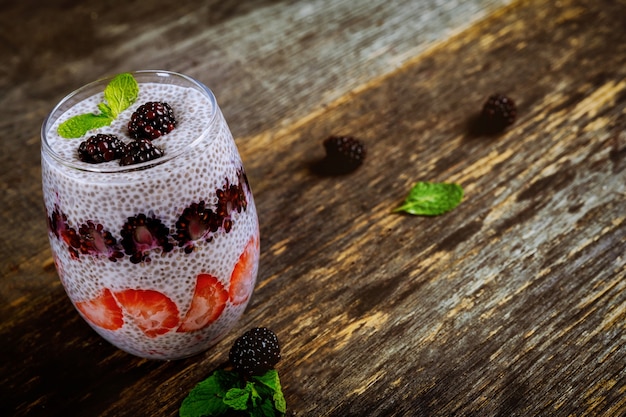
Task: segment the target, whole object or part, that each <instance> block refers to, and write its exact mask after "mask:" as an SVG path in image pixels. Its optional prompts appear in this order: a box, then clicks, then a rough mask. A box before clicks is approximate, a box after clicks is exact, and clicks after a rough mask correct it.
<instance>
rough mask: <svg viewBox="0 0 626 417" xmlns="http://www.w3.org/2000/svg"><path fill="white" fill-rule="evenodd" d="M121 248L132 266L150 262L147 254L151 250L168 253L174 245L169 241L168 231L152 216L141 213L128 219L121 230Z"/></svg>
mask: <svg viewBox="0 0 626 417" xmlns="http://www.w3.org/2000/svg"><path fill="white" fill-rule="evenodd" d="M120 234H121V235H122V246H123V247H124V251H125V252H126V254H127V255H130V261H131V262H132V263H134V264H138V263H140V262H150V257H149V255H148V253H149V252H150V251H151V250H153V249H159V248H160V249H161V251H162V252H164V253H165V252H170V251H171V250H172V249H174V245H173V244H172V243H171V242H170V241H169V230H168V228H167V227H165V225H164V224H163V223H162V222H161V220H159V219H157V218H155V217H154V216H151V217H148V216H146V215H145V214H143V213H140V214H138V215H137V216H134V217H129V218H128V220H127V221H126V223H124V226H122V230H121V232H120Z"/></svg>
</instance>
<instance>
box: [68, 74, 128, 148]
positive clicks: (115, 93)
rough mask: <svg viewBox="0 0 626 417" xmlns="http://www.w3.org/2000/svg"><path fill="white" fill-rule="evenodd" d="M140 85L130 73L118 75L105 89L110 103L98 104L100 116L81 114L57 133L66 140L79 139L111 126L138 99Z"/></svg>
mask: <svg viewBox="0 0 626 417" xmlns="http://www.w3.org/2000/svg"><path fill="white" fill-rule="evenodd" d="M138 94H139V85H138V84H137V80H135V77H133V75H132V74H130V73H124V74H119V75H116V76H115V77H114V78H113V79H112V80H111V81H110V82H109V84H107V86H106V87H105V89H104V99H105V101H106V102H107V103H108V104H107V103H100V104H98V110H100V114H95V113H85V114H79V115H78V116H74V117H71V118H69V119H68V120H66V121H64V122H63V123H61V124H60V125H59V128H58V129H57V132H58V133H59V135H60V136H61V137H63V138H65V139H72V138H79V137H81V136H83V135H84V134H85V133H87V132H89V131H90V130H93V129H98V128H100V127H104V126H109V125H110V124H111V122H113V120H115V118H116V117H117V116H118V115H119V114H120V113H121V112H123V111H124V110H126V109H127V108H128V107H129V106H130V105H131V104H133V103H134V102H135V100H136V99H137V95H138Z"/></svg>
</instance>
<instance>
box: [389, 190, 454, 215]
mask: <svg viewBox="0 0 626 417" xmlns="http://www.w3.org/2000/svg"><path fill="white" fill-rule="evenodd" d="M462 199H463V188H462V187H461V186H460V185H458V184H454V183H443V182H440V183H432V182H418V183H416V184H415V185H414V186H413V188H412V189H411V191H410V192H409V195H408V196H407V197H406V199H405V200H404V203H403V204H402V205H401V206H400V207H398V208H396V209H394V212H405V213H409V214H413V215H416V216H438V215H440V214H444V213H447V212H448V211H450V210H452V209H454V208H455V207H456V206H458V205H459V204H460V203H461V200H462Z"/></svg>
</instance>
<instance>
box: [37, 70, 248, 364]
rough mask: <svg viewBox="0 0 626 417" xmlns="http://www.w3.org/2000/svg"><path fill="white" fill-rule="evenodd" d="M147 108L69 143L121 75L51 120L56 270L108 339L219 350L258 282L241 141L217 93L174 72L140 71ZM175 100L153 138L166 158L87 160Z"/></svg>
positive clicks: (49, 175)
mask: <svg viewBox="0 0 626 417" xmlns="http://www.w3.org/2000/svg"><path fill="white" fill-rule="evenodd" d="M132 75H133V76H134V77H135V79H136V80H137V82H138V84H139V96H138V98H137V100H136V101H135V103H134V104H133V105H131V106H130V107H129V108H128V109H126V110H125V111H124V112H122V113H121V114H120V115H119V116H118V117H117V118H116V119H115V120H114V121H113V123H112V124H111V125H110V126H107V127H102V128H98V129H96V130H92V131H89V132H88V133H87V134H86V135H85V136H83V137H82V138H80V139H63V138H61V137H60V136H59V135H58V133H57V128H58V125H59V124H60V123H61V122H63V121H65V120H67V119H68V118H69V117H70V116H71V115H73V114H79V113H87V112H89V111H91V112H93V111H94V110H95V109H96V108H97V105H98V103H100V102H102V100H103V91H104V88H105V87H106V85H107V84H108V83H109V82H110V80H111V78H108V79H103V80H99V81H96V82H94V83H91V84H88V85H86V86H84V87H82V88H80V89H78V90H77V91H75V92H73V93H71V94H70V95H68V96H67V97H65V98H64V99H63V100H62V101H61V102H60V103H59V104H58V105H57V106H56V107H55V108H54V109H53V110H52V112H51V113H50V115H49V116H48V117H47V118H46V120H45V121H44V123H43V127H42V132H41V137H42V151H41V153H42V155H41V161H42V184H43V197H44V203H45V209H46V215H47V218H48V236H49V239H50V245H51V249H52V255H53V258H54V263H55V266H56V269H57V272H58V275H59V278H60V280H61V283H62V284H63V287H64V288H65V291H66V293H67V295H68V296H69V298H70V300H71V301H72V303H73V304H74V306H75V307H76V309H77V311H78V312H79V313H80V315H81V316H82V317H83V318H84V319H85V321H86V322H87V323H88V324H89V325H90V326H91V327H92V328H93V329H94V330H95V331H96V332H97V333H98V334H100V335H101V336H102V337H103V338H104V339H106V340H108V341H109V342H110V343H112V344H113V345H115V346H117V347H118V348H120V349H122V350H124V351H126V352H129V353H131V354H133V355H137V356H140V357H145V358H151V359H166V360H169V359H179V358H183V357H188V356H191V355H194V354H197V353H199V352H202V351H205V350H206V349H208V348H209V347H210V346H212V345H213V344H215V343H217V341H219V340H220V339H221V338H222V337H223V336H224V335H225V334H226V333H227V332H228V331H229V330H230V329H231V328H232V327H233V326H234V325H235V323H236V322H237V320H238V319H239V318H240V316H241V315H242V313H243V312H244V310H245V308H246V306H247V304H248V302H249V300H250V297H251V295H252V291H253V289H254V285H255V282H256V277H257V271H258V262H259V225H258V219H257V214H256V208H255V204H254V200H253V197H252V193H251V191H250V186H249V184H248V180H247V178H246V174H245V171H244V168H243V165H242V161H241V158H240V155H239V152H238V150H237V147H236V144H235V142H234V140H233V137H232V134H231V133H230V130H229V128H228V126H227V124H226V122H225V120H224V117H223V116H222V113H221V111H220V109H219V107H218V105H217V103H216V100H215V97H214V96H213V93H212V92H211V91H210V90H209V89H208V88H207V87H205V86H204V85H202V84H201V83H199V82H198V81H196V80H194V79H192V78H190V77H187V76H184V75H182V74H177V73H173V72H167V71H138V72H134V73H132ZM148 101H166V102H168V104H170V106H171V107H172V108H173V110H174V114H175V117H176V120H177V125H176V128H175V129H174V130H172V131H171V132H170V133H168V134H166V135H164V136H161V137H159V138H157V139H154V140H153V141H152V142H153V143H154V144H155V145H157V146H159V147H161V148H163V149H164V155H163V156H162V157H160V158H158V159H154V160H152V161H148V162H144V163H139V164H136V165H127V166H120V164H119V161H110V162H104V163H101V164H90V163H86V162H82V161H80V160H79V158H78V156H77V154H78V151H77V149H78V146H79V144H80V143H81V142H82V141H84V140H85V139H86V138H87V137H89V136H92V135H95V134H97V133H103V134H115V135H117V136H118V138H120V139H122V141H124V142H125V143H128V142H130V141H132V140H133V139H131V138H130V137H129V136H128V130H127V125H128V121H129V119H130V116H131V114H132V112H133V111H134V110H136V109H137V107H139V106H140V105H141V104H143V103H145V102H148Z"/></svg>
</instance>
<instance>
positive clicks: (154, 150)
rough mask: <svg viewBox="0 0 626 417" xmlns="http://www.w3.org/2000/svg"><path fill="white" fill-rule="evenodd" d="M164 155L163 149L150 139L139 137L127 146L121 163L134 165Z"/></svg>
mask: <svg viewBox="0 0 626 417" xmlns="http://www.w3.org/2000/svg"><path fill="white" fill-rule="evenodd" d="M162 156H163V151H162V150H161V149H160V148H158V147H156V146H154V145H153V144H152V142H150V141H149V140H148V139H137V140H134V141H132V142H131V143H129V144H128V145H127V146H126V151H125V152H124V156H122V159H120V165H133V164H139V163H141V162H146V161H151V160H153V159H157V158H160V157H162Z"/></svg>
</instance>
